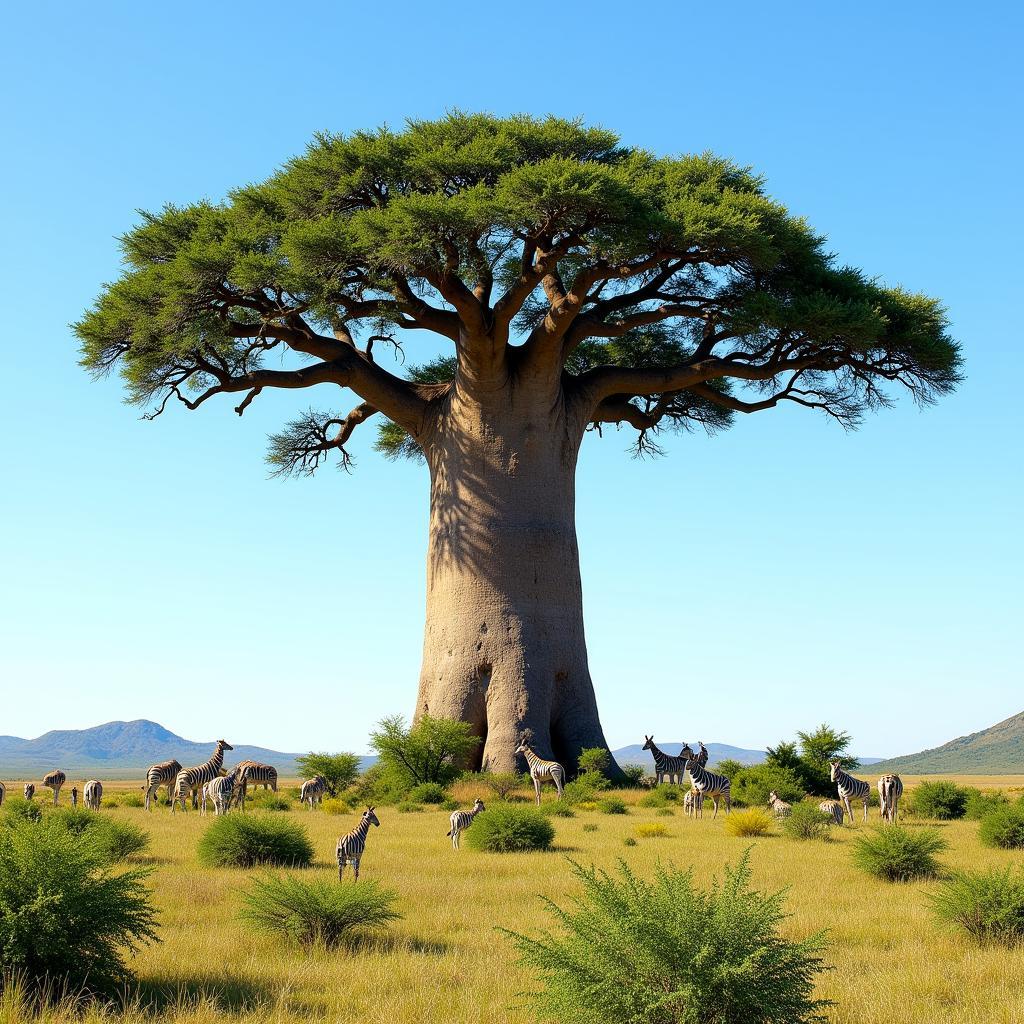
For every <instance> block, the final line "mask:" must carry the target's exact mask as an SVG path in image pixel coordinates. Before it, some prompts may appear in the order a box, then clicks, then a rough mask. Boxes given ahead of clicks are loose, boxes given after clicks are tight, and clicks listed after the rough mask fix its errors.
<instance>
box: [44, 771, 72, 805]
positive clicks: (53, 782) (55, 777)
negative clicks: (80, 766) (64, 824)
mask: <svg viewBox="0 0 1024 1024" xmlns="http://www.w3.org/2000/svg"><path fill="white" fill-rule="evenodd" d="M67 781H68V777H67V776H66V775H65V774H64V773H63V772H62V771H54V772H49V773H48V774H46V775H44V776H43V785H44V786H45V787H46V788H47V789H52V790H53V806H54V807H56V806H57V801H58V799H60V788H61V786H63V785H64V783H65V782H67Z"/></svg>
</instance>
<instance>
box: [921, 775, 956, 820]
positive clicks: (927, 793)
mask: <svg viewBox="0 0 1024 1024" xmlns="http://www.w3.org/2000/svg"><path fill="white" fill-rule="evenodd" d="M969 795H970V794H969V792H968V790H967V787H966V786H958V785H957V784H956V783H955V782H949V781H948V780H946V779H937V780H935V781H934V782H920V783H918V784H917V785H916V786H915V787H914V788H913V789H912V790H911V791H910V793H909V797H910V799H909V801H908V803H909V805H910V810H911V811H912V812H913V813H914V814H915V815H916V816H918V817H921V818H934V819H935V820H936V821H954V820H956V819H957V818H962V817H963V816H964V814H965V813H966V811H967V798H968V796H969Z"/></svg>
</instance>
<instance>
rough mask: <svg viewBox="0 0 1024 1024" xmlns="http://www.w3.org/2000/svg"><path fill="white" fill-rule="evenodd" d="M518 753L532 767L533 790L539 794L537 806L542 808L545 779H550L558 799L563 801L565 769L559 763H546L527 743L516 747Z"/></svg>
mask: <svg viewBox="0 0 1024 1024" xmlns="http://www.w3.org/2000/svg"><path fill="white" fill-rule="evenodd" d="M516 753H517V754H522V755H523V756H524V757H525V758H526V763H527V764H528V765H529V766H530V778H531V779H533V788H534V790H535V791H536V793H537V806H538V807H540V784H541V783H542V782H543V781H544V780H545V779H550V780H551V781H552V782H553V783H554V784H555V789H557V790H558V799H559V800H561V799H562V788H563V787H564V785H565V769H564V768H563V767H562V766H561V765H560V764H559V763H558V762H557V761H545V760H544V758H543V757H538V756H537V755H536V754H535V753H534V752H533V751H532V750H531V749H530V748H529V747H528V746H527V745H526V744H525V743H520V744H519V746H518V747H516Z"/></svg>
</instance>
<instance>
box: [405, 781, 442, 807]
mask: <svg viewBox="0 0 1024 1024" xmlns="http://www.w3.org/2000/svg"><path fill="white" fill-rule="evenodd" d="M446 796H447V793H445V789H444V786H441V785H439V784H438V783H436V782H421V783H420V784H419V785H418V786H413V788H412V789H410V790H409V799H410V800H411V801H412V802H413V803H417V804H440V803H443V802H444V799H445V797H446Z"/></svg>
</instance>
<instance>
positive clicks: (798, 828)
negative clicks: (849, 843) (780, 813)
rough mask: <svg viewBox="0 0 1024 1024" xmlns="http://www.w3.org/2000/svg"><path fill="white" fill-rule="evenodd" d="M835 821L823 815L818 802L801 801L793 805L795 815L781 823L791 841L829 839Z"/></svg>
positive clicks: (789, 815) (789, 816)
mask: <svg viewBox="0 0 1024 1024" xmlns="http://www.w3.org/2000/svg"><path fill="white" fill-rule="evenodd" d="M834 824H835V823H834V821H833V819H832V818H830V817H829V816H828V815H827V814H823V813H822V812H821V811H820V810H819V809H818V805H817V803H816V802H812V801H810V800H801V801H800V802H799V803H795V804H793V813H792V814H788V815H787V816H786V817H785V818H783V819H781V821H780V822H779V825H780V827H781V828H782V831H783V833H785V835H787V836H789V838H790V839H800V840H808V839H828V838H829V834H830V832H831V830H832V827H833V825H834Z"/></svg>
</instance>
